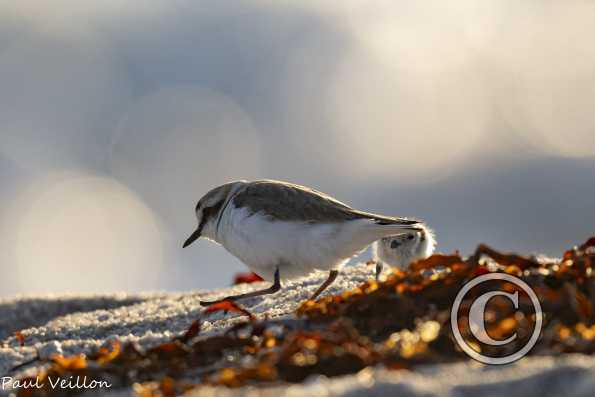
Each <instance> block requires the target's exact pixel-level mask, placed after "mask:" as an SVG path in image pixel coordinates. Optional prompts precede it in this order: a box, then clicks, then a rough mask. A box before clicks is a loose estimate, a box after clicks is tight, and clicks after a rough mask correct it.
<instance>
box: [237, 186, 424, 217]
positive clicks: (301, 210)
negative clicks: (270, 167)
mask: <svg viewBox="0 0 595 397" xmlns="http://www.w3.org/2000/svg"><path fill="white" fill-rule="evenodd" d="M233 200H234V205H235V206H236V207H244V208H247V209H248V211H250V213H251V214H255V213H260V214H263V215H265V216H267V217H269V218H270V219H273V220H279V221H296V222H300V221H301V222H309V223H336V222H343V221H349V220H355V219H371V220H375V221H378V222H379V223H382V222H385V223H387V224H404V225H412V224H416V223H418V222H417V221H414V220H408V219H403V218H395V217H388V216H382V215H377V214H372V213H368V212H364V211H358V210H356V209H353V208H351V207H350V206H348V205H347V204H345V203H342V202H340V201H338V200H336V199H334V198H333V197H331V196H329V195H327V194H324V193H322V192H319V191H317V190H314V189H311V188H308V187H305V186H300V185H294V184H290V183H286V182H278V181H268V180H264V181H255V182H252V183H249V184H248V185H247V186H246V187H245V188H244V189H243V190H242V191H240V192H238V193H237V194H236V196H235V197H234V199H233Z"/></svg>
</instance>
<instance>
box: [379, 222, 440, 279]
mask: <svg viewBox="0 0 595 397" xmlns="http://www.w3.org/2000/svg"><path fill="white" fill-rule="evenodd" d="M435 248H436V239H435V237H434V233H433V232H432V231H431V230H430V229H429V228H427V227H423V228H422V230H420V231H413V232H407V233H401V234H398V235H396V236H389V237H385V238H382V239H380V240H378V241H376V242H375V243H374V244H373V245H372V255H373V258H374V262H376V279H378V277H379V276H380V273H381V272H382V267H383V263H386V264H387V265H390V266H393V267H397V268H399V269H405V268H406V267H407V266H409V264H411V263H412V262H415V261H418V260H421V259H426V258H428V257H429V256H430V255H432V253H433V252H434V249H435Z"/></svg>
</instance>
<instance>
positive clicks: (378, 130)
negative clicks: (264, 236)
mask: <svg viewBox="0 0 595 397" xmlns="http://www.w3.org/2000/svg"><path fill="white" fill-rule="evenodd" d="M594 20H595V4H594V3H592V2H584V1H568V0H565V1H547V2H544V1H537V0H534V1H523V2H518V1H512V0H510V1H495V0H494V1H489V0H488V1H482V2H477V1H475V0H460V1H457V2H454V4H453V2H444V1H424V2H417V1H400V0H397V1H395V0H390V1H389V0H382V1H368V2H364V1H351V0H348V1H345V0H342V1H327V2H319V1H292V2H290V1H278V0H276V1H263V0H258V1H257V0H254V1H239V0H234V1H223V0H216V1H215V0H213V1H196V0H192V1H190V0H167V1H166V0H155V1H140V0H128V1H118V0H107V1H102V2H88V1H80V0H77V1H75V0H56V1H52V2H37V1H28V0H26V1H20V2H16V1H13V2H5V1H3V2H0V178H1V181H2V184H1V185H0V199H1V200H2V201H1V202H2V206H1V208H0V252H1V254H0V269H1V271H2V274H3V277H2V278H3V283H2V285H1V287H0V288H1V289H0V295H2V296H7V295H13V294H16V293H40V292H65V291H72V292H81V291H89V292H109V291H140V290H155V289H168V290H172V289H175V290H187V289H192V288H210V287H215V286H223V285H227V284H228V283H229V281H230V280H231V277H232V274H233V273H234V272H236V271H239V270H242V269H243V266H242V265H241V264H240V263H239V262H238V260H236V259H235V258H233V257H232V256H231V255H229V254H227V253H226V252H225V251H224V250H223V249H222V248H221V247H218V246H216V245H214V244H212V243H209V242H206V241H204V242H201V243H199V244H196V245H193V246H192V247H191V248H189V249H186V250H182V249H181V244H182V241H183V240H184V239H185V238H186V237H187V235H188V234H189V233H190V232H191V231H192V230H193V229H194V227H195V219H194V215H193V208H194V205H195V203H196V200H197V199H198V198H199V197H200V195H201V194H202V193H204V192H206V191H207V190H208V189H210V188H211V187H213V186H215V185H218V184H221V183H223V182H226V181H229V180H231V179H254V178H277V179H285V180H289V181H293V182H297V183H301V184H305V185H310V186H313V187H316V188H318V189H320V190H322V191H325V192H328V193H330V194H332V195H334V196H336V197H337V198H339V199H341V200H343V201H346V202H348V203H351V204H353V205H355V206H356V207H360V208H362V209H366V210H371V211H377V212H383V213H388V214H396V215H404V216H415V217H419V218H422V219H425V220H426V221H427V222H428V223H429V224H430V225H431V226H432V227H434V228H435V229H436V232H437V235H438V242H439V249H440V250H442V251H447V252H449V251H453V250H454V249H460V250H461V251H462V252H464V253H468V252H470V251H471V250H472V249H473V247H474V246H475V245H476V244H477V243H479V242H481V241H485V242H489V243H490V244H492V245H494V246H495V247H497V248H501V249H504V250H521V251H523V252H531V251H539V252H544V253H547V254H551V255H555V254H558V253H560V252H561V250H562V249H564V248H566V247H568V246H569V245H571V244H573V243H577V242H580V241H582V240H583V239H585V238H586V237H588V236H589V235H591V234H595V227H594V225H595V117H593V114H594V110H593V109H595V46H593V45H592V38H593V37H595V24H593V21H594Z"/></svg>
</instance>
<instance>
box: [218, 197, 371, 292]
mask: <svg viewBox="0 0 595 397" xmlns="http://www.w3.org/2000/svg"><path fill="white" fill-rule="evenodd" d="M349 223H350V222H348V223H327V224H308V223H306V222H290V221H272V220H270V219H269V218H267V217H266V216H264V215H262V214H261V213H256V214H250V212H249V211H247V210H246V209H245V208H236V207H235V206H234V205H233V203H230V205H229V206H228V207H227V208H226V209H225V212H224V213H223V214H222V215H221V222H220V225H219V229H218V230H217V241H218V242H219V243H221V244H222V245H223V246H224V247H225V249H227V250H228V251H229V252H230V253H232V254H233V255H235V256H236V257H238V258H239V259H240V260H241V261H242V262H244V263H245V264H246V265H248V267H250V268H251V269H252V270H253V271H254V272H255V273H257V274H259V275H260V276H261V277H263V278H265V279H267V280H271V279H272V278H273V274H274V272H275V269H276V267H277V266H279V272H280V275H281V277H282V278H293V277H299V276H303V275H306V274H309V273H311V272H312V271H314V270H315V269H320V270H329V269H332V268H335V267H338V266H340V265H341V264H343V263H344V262H345V261H346V260H347V259H349V258H350V257H351V256H352V255H354V254H356V253H357V252H358V251H359V250H360V249H362V248H365V247H361V246H354V245H353V244H352V243H351V241H352V240H353V238H352V236H353V233H354V231H355V230H352V229H353V227H352V226H350V225H349ZM356 245H357V244H356Z"/></svg>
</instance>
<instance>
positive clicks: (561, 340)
mask: <svg viewBox="0 0 595 397" xmlns="http://www.w3.org/2000/svg"><path fill="white" fill-rule="evenodd" d="M594 263H595V238H591V239H589V240H588V241H587V242H586V243H584V244H582V245H580V246H578V247H575V248H573V249H570V250H568V251H566V252H565V253H564V254H563V256H562V259H561V260H555V261H554V260H538V259H537V258H527V257H522V256H519V255H515V254H503V253H500V252H498V251H495V250H493V249H491V248H489V247H487V246H485V245H480V246H479V247H478V248H477V250H476V252H475V253H474V254H473V255H472V256H470V257H469V258H467V259H463V258H461V257H460V256H459V255H434V256H432V257H430V258H428V259H427V260H424V261H420V262H417V263H415V264H413V265H412V266H411V267H410V269H409V270H408V271H406V272H400V271H396V272H395V273H393V274H391V275H389V276H388V278H387V279H386V280H385V281H383V282H376V281H372V280H370V281H368V282H366V283H364V284H362V285H361V286H359V287H358V288H355V289H354V290H350V291H346V292H344V293H342V294H340V295H336V296H328V297H324V298H322V299H320V300H318V301H317V302H313V301H307V302H305V303H304V304H302V305H301V307H300V308H299V309H298V311H297V319H285V320H258V319H256V318H255V317H254V316H253V315H252V314H251V313H250V312H248V311H247V310H246V309H244V308H242V307H241V306H239V305H238V304H236V303H233V302H222V303H220V304H218V305H215V306H212V307H209V309H207V312H213V311H220V310H222V311H226V312H235V313H238V314H240V315H242V316H246V317H247V320H246V321H245V322H242V323H239V324H237V325H236V326H234V327H232V328H231V329H228V330H227V331H226V332H225V333H223V334H220V335H217V336H210V337H201V336H200V320H197V321H195V322H194V323H193V324H192V326H191V327H190V328H189V329H188V331H187V332H186V333H185V334H184V335H180V336H179V337H177V338H175V339H174V340H172V341H170V342H168V343H164V344H162V345H159V346H155V347H153V348H151V349H142V348H141V347H139V346H137V345H135V344H125V345H121V344H120V343H117V342H112V343H109V344H108V345H106V346H104V347H103V348H101V349H100V350H99V351H97V352H96V353H95V354H92V355H90V356H88V357H86V356H84V355H80V356H74V357H62V356H54V357H53V358H52V360H51V362H49V363H47V365H45V366H44V368H43V369H42V370H40V373H39V374H37V377H36V378H35V379H30V380H31V381H33V380H35V381H36V382H37V384H41V385H42V387H41V388H33V387H30V388H21V389H19V395H21V396H24V395H59V394H61V393H63V394H66V393H68V394H72V390H68V391H64V390H61V389H53V388H52V387H51V386H50V383H49V382H48V380H49V379H51V378H54V379H55V378H58V377H59V378H64V379H68V378H69V377H71V376H72V377H76V378H77V379H86V380H87V382H91V381H94V382H108V383H109V384H110V385H112V386H113V387H114V388H116V387H133V388H134V390H135V391H136V392H137V393H138V394H139V395H142V396H174V395H179V394H182V393H184V392H185V391H188V390H190V389H192V388H195V387H200V386H201V385H205V384H210V385H224V386H229V387H239V386H243V385H247V384H253V385H258V384H270V383H271V382H300V381H302V380H303V379H305V378H307V377H308V376H310V375H314V374H322V375H326V376H338V375H343V374H349V373H354V372H357V371H359V370H361V369H363V368H365V367H367V366H370V365H383V366H385V367H387V368H394V369H410V370H414V369H415V367H416V366H417V365H419V364H429V363H442V362H450V361H456V360H467V359H469V358H468V357H467V356H466V355H465V354H464V353H463V352H462V351H461V349H460V348H459V347H458V345H457V344H456V343H455V341H454V338H453V334H452V330H451V325H450V321H451V318H450V317H451V313H450V311H451V307H452V304H453V301H454V299H455V297H456V295H457V293H458V292H459V290H460V289H461V288H462V287H463V286H464V285H465V284H466V283H467V282H469V281H470V280H472V279H473V278H475V277H476V276H480V275H484V274H488V273H505V274H510V275H514V276H516V277H518V278H520V279H521V280H523V281H524V282H525V283H527V284H528V285H529V286H530V287H531V288H532V289H533V291H534V292H535V293H536V295H537V296H538V299H539V301H540V304H541V309H542V312H543V326H542V330H541V334H540V337H539V340H538V342H537V344H536V345H535V346H534V348H533V349H532V350H531V352H530V354H548V355H556V354H561V353H566V352H580V353H584V354H592V353H593V352H594V351H595V314H594V311H593V306H594V305H595V277H594V275H593V270H592V266H593V264H594ZM494 288H497V289H499V290H503V291H509V292H510V293H513V292H515V291H516V292H519V305H518V309H517V308H515V307H513V305H511V304H510V302H509V301H508V300H506V299H505V298H501V297H495V298H493V299H492V300H491V301H490V302H489V304H488V305H487V306H486V311H485V331H486V332H487V334H488V335H489V336H490V337H491V338H494V339H499V340H503V339H506V338H508V337H510V336H511V335H513V334H516V335H517V336H518V337H517V338H516V339H515V340H514V341H513V342H511V343H510V344H508V345H507V346H506V349H502V348H495V347H494V346H489V345H485V344H481V343H480V342H479V341H477V340H476V338H474V336H473V333H472V332H471V330H470V327H469V321H468V319H467V317H466V316H467V315H468V313H469V308H470V306H471V303H472V302H473V301H474V298H476V297H478V296H480V295H481V294H483V293H484V292H485V291H488V290H490V289H494ZM458 314H459V315H458V317H457V318H458V328H459V330H460V333H461V335H462V337H463V338H464V339H465V341H467V342H468V344H469V345H470V346H473V349H474V350H476V351H478V352H481V353H482V354H486V355H489V356H494V357H498V356H500V355H504V354H507V353H508V352H509V351H512V350H514V349H517V348H518V347H519V346H521V345H522V344H524V343H525V342H526V341H527V339H528V338H529V336H530V335H531V334H532V332H533V329H534V328H535V323H536V314H537V313H536V311H535V307H534V306H533V305H531V304H530V299H529V298H528V297H527V296H526V293H524V292H523V291H520V289H519V288H518V287H516V286H515V285H514V284H511V283H508V282H507V281H502V280H494V281H491V282H489V283H485V284H481V285H480V286H477V287H476V288H474V289H471V290H470V291H469V293H468V294H466V295H465V297H464V299H463V301H462V303H461V305H460V308H459V312H458ZM23 381H25V380H23ZM97 384H99V383H97Z"/></svg>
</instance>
